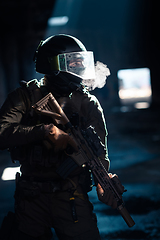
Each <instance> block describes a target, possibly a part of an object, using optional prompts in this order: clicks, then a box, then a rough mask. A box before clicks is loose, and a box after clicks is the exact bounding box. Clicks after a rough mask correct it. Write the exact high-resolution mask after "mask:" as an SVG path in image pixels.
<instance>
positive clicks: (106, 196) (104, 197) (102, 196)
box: [96, 173, 125, 209]
mask: <svg viewBox="0 0 160 240" xmlns="http://www.w3.org/2000/svg"><path fill="white" fill-rule="evenodd" d="M109 177H110V178H111V180H112V183H113V185H114V187H115V189H116V190H117V192H118V193H119V194H120V195H122V194H123V192H124V191H125V190H124V186H123V185H122V184H121V182H120V180H119V178H118V176H117V175H116V174H111V173H109ZM96 190H97V195H98V199H99V200H100V201H101V202H103V203H105V204H107V205H109V206H111V207H112V208H113V209H115V208H117V201H116V199H115V197H114V194H113V192H112V191H111V190H110V188H109V186H108V189H107V190H106V191H104V190H103V188H102V187H101V185H100V184H99V183H98V185H97V189H96Z"/></svg>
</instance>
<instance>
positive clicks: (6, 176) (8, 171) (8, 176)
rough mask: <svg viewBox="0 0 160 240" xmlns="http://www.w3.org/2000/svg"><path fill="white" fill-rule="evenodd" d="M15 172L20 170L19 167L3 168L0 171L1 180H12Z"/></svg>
mask: <svg viewBox="0 0 160 240" xmlns="http://www.w3.org/2000/svg"><path fill="white" fill-rule="evenodd" d="M17 172H20V167H8V168H5V169H4V171H3V173H2V177H1V179H2V180H3V181H8V180H14V179H15V176H16V173H17Z"/></svg>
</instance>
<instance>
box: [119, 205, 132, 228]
mask: <svg viewBox="0 0 160 240" xmlns="http://www.w3.org/2000/svg"><path fill="white" fill-rule="evenodd" d="M117 209H118V211H119V213H120V214H121V216H122V217H123V219H124V220H125V222H126V223H127V225H128V227H133V226H134V225H135V222H134V221H133V219H132V217H131V216H130V214H129V212H128V211H127V209H126V208H125V207H124V206H123V205H120V206H119V207H118V208H117Z"/></svg>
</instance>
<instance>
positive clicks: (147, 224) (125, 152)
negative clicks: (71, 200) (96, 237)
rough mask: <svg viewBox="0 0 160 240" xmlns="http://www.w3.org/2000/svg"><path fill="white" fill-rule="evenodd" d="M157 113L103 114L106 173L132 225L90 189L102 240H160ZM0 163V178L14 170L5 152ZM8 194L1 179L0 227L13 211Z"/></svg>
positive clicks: (11, 185) (159, 125)
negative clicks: (117, 183) (116, 181)
mask: <svg viewBox="0 0 160 240" xmlns="http://www.w3.org/2000/svg"><path fill="white" fill-rule="evenodd" d="M159 110H160V109H159ZM159 110H155V109H147V110H132V111H130V112H120V109H118V108H116V109H113V111H112V112H110V113H105V115H106V120H107V128H108V131H109V136H108V148H109V157H110V160H111V168H110V172H112V173H117V174H118V175H119V178H120V179H121V181H122V183H123V184H124V186H125V188H126V189H127V192H126V193H124V201H125V203H126V207H127V209H128V211H129V212H130V214H131V215H132V217H133V219H134V221H135V223H136V224H135V226H134V227H132V228H128V226H127V225H126V223H125V222H124V220H123V218H122V217H121V216H120V215H119V213H118V212H117V211H116V210H112V209H111V208H109V207H107V206H106V205H104V204H102V203H100V202H99V201H98V200H97V196H96V193H95V189H94V190H93V191H92V192H91V193H90V194H89V195H90V200H91V202H92V203H93V204H94V210H95V212H96V214H97V217H98V226H99V230H100V233H101V239H102V240H104V239H105V240H107V239H109V240H112V239H117V240H123V239H132V240H133V239H141V240H143V239H152V240H154V239H160V194H159V193H160V114H159V112H160V111H159ZM0 162H1V164H0V174H2V172H3V170H4V168H5V167H7V166H13V164H12V163H11V161H10V157H9V154H8V152H7V151H4V152H0ZM13 195H14V181H2V180H0V223H1V222H2V219H3V217H4V216H5V214H6V213H7V212H8V211H9V210H13V206H14V200H13ZM54 239H57V238H56V237H54Z"/></svg>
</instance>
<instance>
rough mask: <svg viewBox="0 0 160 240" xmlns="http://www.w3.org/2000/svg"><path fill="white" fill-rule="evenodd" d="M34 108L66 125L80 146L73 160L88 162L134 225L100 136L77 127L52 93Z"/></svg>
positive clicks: (121, 210) (104, 188) (126, 218)
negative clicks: (109, 168) (111, 174)
mask: <svg viewBox="0 0 160 240" xmlns="http://www.w3.org/2000/svg"><path fill="white" fill-rule="evenodd" d="M33 109H34V110H35V111H37V112H38V113H40V114H43V115H47V116H50V117H52V119H53V121H54V123H55V124H62V125H63V126H65V127H66V131H67V132H68V133H69V134H70V136H71V137H72V138H73V139H74V140H75V142H76V143H77V146H78V148H79V151H78V152H74V153H72V154H71V157H72V158H73V160H74V161H75V162H76V163H77V164H78V165H79V166H82V167H83V166H84V165H86V164H87V165H88V166H89V168H90V169H91V171H92V174H93V175H94V177H95V178H96V179H97V181H98V182H99V184H100V185H101V187H102V188H103V190H104V191H107V190H108V186H109V188H110V189H111V190H112V192H113V194H114V197H115V198H116V201H117V206H118V207H117V210H118V211H119V213H120V214H121V216H122V217H123V219H124V220H125V222H126V223H127V225H128V226H129V227H132V226H134V224H135V222H134V221H133V219H132V217H131V216H130V214H129V213H128V211H127V209H126V208H125V206H124V202H123V200H122V194H119V193H118V191H117V189H116V188H115V186H114V184H113V182H112V180H111V179H110V177H109V174H108V172H107V170H106V169H105V167H104V166H103V164H102V161H101V159H100V157H99V156H100V155H101V153H102V151H103V150H104V148H103V146H102V145H101V144H100V140H99V139H98V136H97V135H95V132H94V129H93V128H90V129H88V130H87V131H86V130H80V129H75V128H74V127H73V126H72V125H71V123H70V121H69V119H68V118H67V116H66V115H65V113H64V112H63V110H62V108H61V107H60V105H59V104H58V102H57V101H56V99H55V98H54V96H53V95H52V94H51V93H49V94H48V95H46V96H45V97H44V98H42V99H41V100H40V101H38V102H37V103H36V104H34V105H33ZM95 136H96V138H97V141H96V144H94V141H93V138H95ZM88 139H89V140H88ZM67 154H68V153H67ZM68 155H69V154H68Z"/></svg>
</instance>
